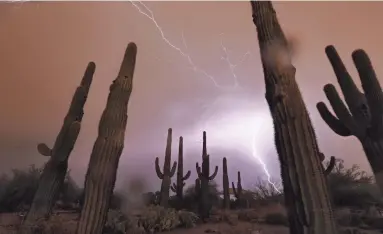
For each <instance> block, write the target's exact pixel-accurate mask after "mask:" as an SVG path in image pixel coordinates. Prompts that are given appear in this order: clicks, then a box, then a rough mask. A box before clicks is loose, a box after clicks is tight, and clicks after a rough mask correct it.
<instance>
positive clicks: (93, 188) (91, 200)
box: [76, 43, 137, 234]
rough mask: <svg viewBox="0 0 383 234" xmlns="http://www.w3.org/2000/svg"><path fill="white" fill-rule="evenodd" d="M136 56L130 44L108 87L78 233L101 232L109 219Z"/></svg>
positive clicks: (87, 177) (89, 166)
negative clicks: (116, 74)
mask: <svg viewBox="0 0 383 234" xmlns="http://www.w3.org/2000/svg"><path fill="white" fill-rule="evenodd" d="M136 55H137V46H136V45H135V44H134V43H129V44H128V46H127V48H126V51H125V54H124V58H123V61H122V63H121V67H120V71H119V73H118V76H117V78H116V79H115V80H114V81H113V83H112V85H111V86H110V88H109V90H110V92H109V96H108V99H107V103H106V107H105V109H104V112H103V113H102V115H101V119H100V123H99V127H98V137H97V139H96V142H95V143H94V146H93V150H92V154H91V156H90V161H89V165H88V170H87V173H86V177H85V188H84V192H85V198H84V206H83V208H82V211H81V215H80V220H79V222H78V226H77V231H76V233H77V234H101V233H102V231H103V228H104V225H105V222H106V217H107V214H108V210H109V205H110V200H111V198H112V195H113V190H114V186H115V182H116V176H117V168H118V163H119V160H120V156H121V153H122V150H123V148H124V139H125V130H126V125H127V120H128V115H127V112H128V102H129V99H130V95H131V93H132V87H133V85H132V84H133V74H134V68H135V63H136Z"/></svg>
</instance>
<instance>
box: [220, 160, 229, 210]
mask: <svg viewBox="0 0 383 234" xmlns="http://www.w3.org/2000/svg"><path fill="white" fill-rule="evenodd" d="M222 185H223V206H222V208H223V209H230V193H229V175H228V173H227V160H226V158H223V160H222Z"/></svg>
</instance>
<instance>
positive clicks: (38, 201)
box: [21, 62, 96, 233]
mask: <svg viewBox="0 0 383 234" xmlns="http://www.w3.org/2000/svg"><path fill="white" fill-rule="evenodd" d="M95 69H96V65H95V64H94V63H93V62H90V63H89V64H88V67H87V68H86V71H85V74H84V76H83V78H82V80H81V84H80V86H79V87H77V89H76V92H75V93H74V95H73V98H72V102H71V104H70V107H69V111H68V113H67V115H66V116H65V118H64V123H63V125H62V127H61V130H60V132H59V134H58V135H57V138H56V142H55V143H54V146H53V148H52V149H51V148H49V147H48V146H47V145H45V144H39V145H38V147H37V149H38V151H39V153H40V154H42V155H44V156H48V157H50V158H49V160H48V162H47V163H46V165H45V167H44V170H43V172H42V175H41V177H40V181H39V185H38V188H37V191H36V193H35V195H34V198H33V202H32V206H31V208H30V210H29V212H28V214H27V217H26V219H25V221H24V224H25V226H28V225H29V224H31V223H33V222H35V221H36V220H38V219H41V218H46V217H47V216H49V215H50V213H51V210H52V207H53V205H54V203H55V201H56V199H57V196H58V193H59V191H60V188H61V186H62V185H63V183H64V179H65V175H66V173H67V170H68V159H69V155H70V153H71V152H72V150H73V148H74V145H75V143H76V140H77V137H78V135H79V133H80V128H81V121H82V117H83V115H84V105H85V102H86V100H87V97H88V93H89V89H90V85H91V83H92V79H93V74H94V71H95ZM27 229H28V228H25V229H24V228H22V231H21V232H23V233H26V232H27Z"/></svg>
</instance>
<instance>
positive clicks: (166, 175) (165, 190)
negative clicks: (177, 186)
mask: <svg viewBox="0 0 383 234" xmlns="http://www.w3.org/2000/svg"><path fill="white" fill-rule="evenodd" d="M171 157H172V129H171V128H169V129H168V137H167V141H166V149H165V162H164V167H163V172H161V169H160V164H159V159H158V157H157V158H156V161H155V165H156V173H157V176H158V178H160V179H161V180H162V183H161V195H160V205H161V206H163V207H167V206H168V201H169V189H170V184H171V177H173V176H174V174H175V172H176V169H177V162H174V163H173V166H172V168H170V161H171Z"/></svg>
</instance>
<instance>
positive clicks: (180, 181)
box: [171, 136, 191, 200]
mask: <svg viewBox="0 0 383 234" xmlns="http://www.w3.org/2000/svg"><path fill="white" fill-rule="evenodd" d="M183 142H184V140H183V137H182V136H181V137H180V139H179V145H178V162H177V164H178V168H177V184H175V183H173V186H172V187H171V190H172V191H173V192H175V193H176V195H177V197H178V199H180V200H182V198H183V188H184V186H185V180H187V179H189V177H190V174H191V171H188V172H187V173H186V174H185V175H184V153H183V152H184V150H183Z"/></svg>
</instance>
